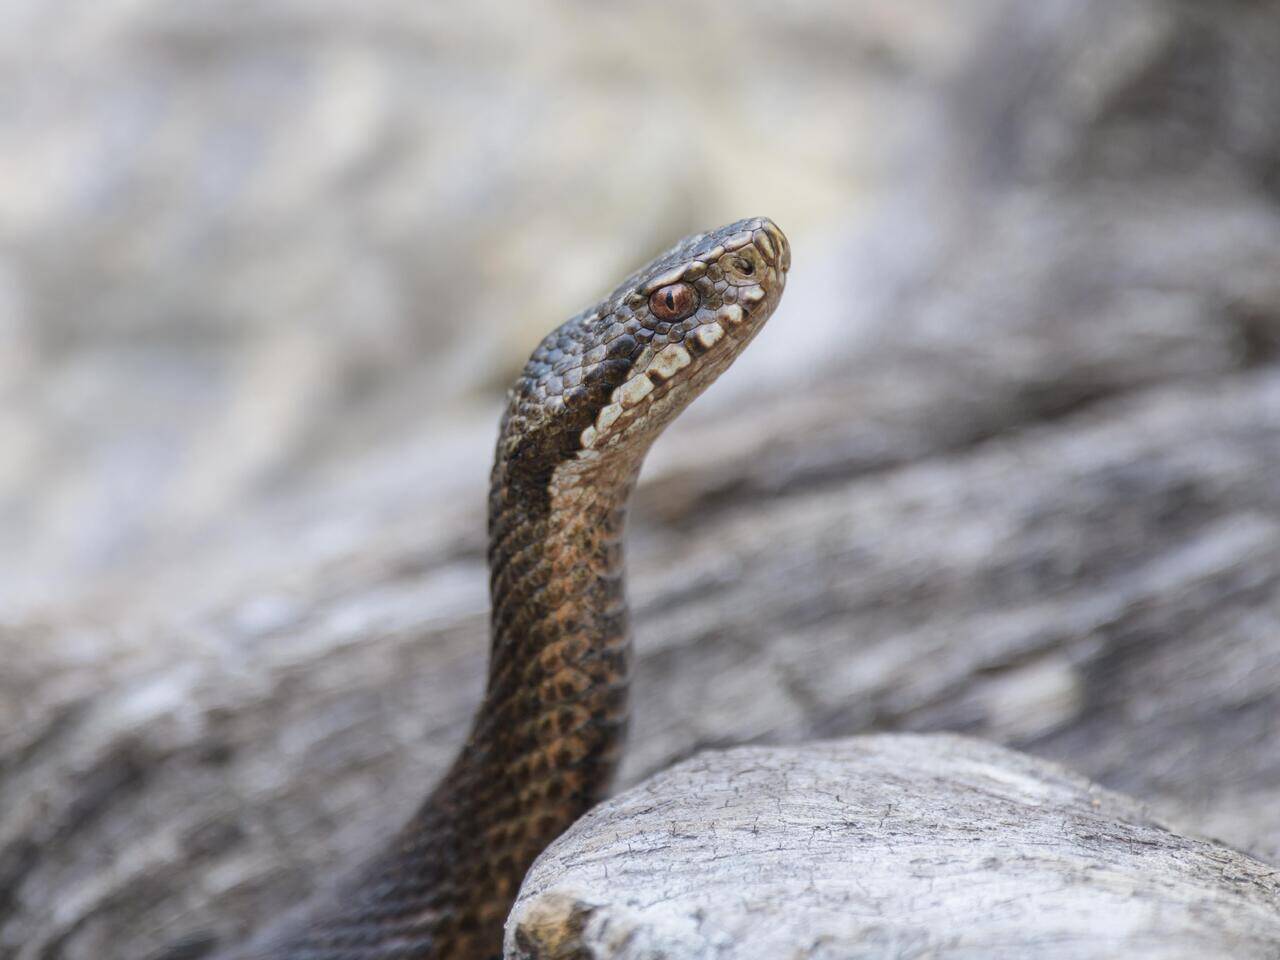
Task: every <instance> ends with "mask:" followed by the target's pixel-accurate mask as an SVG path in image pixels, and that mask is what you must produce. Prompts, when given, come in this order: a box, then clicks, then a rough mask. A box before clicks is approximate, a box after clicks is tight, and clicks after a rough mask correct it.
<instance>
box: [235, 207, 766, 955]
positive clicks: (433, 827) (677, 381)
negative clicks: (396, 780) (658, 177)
mask: <svg viewBox="0 0 1280 960" xmlns="http://www.w3.org/2000/svg"><path fill="white" fill-rule="evenodd" d="M790 263H791V254H790V249H789V247H788V244H787V241H786V238H785V237H784V236H783V234H782V232H781V231H780V230H779V229H778V228H777V227H776V226H774V225H773V223H771V222H770V221H769V220H767V219H763V218H760V219H753V220H741V221H739V222H737V223H733V224H730V225H729V226H726V227H722V228H721V229H719V230H714V231H712V232H710V233H703V234H696V235H694V236H691V237H688V238H686V239H685V240H683V241H681V242H680V243H679V244H677V245H676V246H675V247H673V248H672V249H671V250H669V251H668V252H667V253H665V254H663V255H662V256H660V257H658V258H657V259H656V260H654V261H653V262H652V263H650V264H649V265H648V266H646V267H644V268H643V269H641V270H639V271H637V272H636V273H634V274H633V275H632V276H630V277H629V278H627V280H625V281H624V282H623V283H622V285H621V286H619V287H618V288H617V290H615V291H614V292H613V293H612V294H611V295H610V296H609V297H607V298H606V299H605V300H603V301H601V302H600V303H599V304H598V305H597V306H595V307H592V308H591V309H589V310H585V311H583V312H582V313H580V314H578V315H577V316H575V317H573V318H572V319H570V320H568V321H567V322H565V323H564V324H563V325H562V326H560V327H559V328H558V329H556V330H555V331H553V332H552V333H551V334H550V335H548V336H547V337H546V339H544V340H543V341H542V343H541V344H539V346H538V348H537V349H536V350H535V351H534V352H533V355H532V356H531V357H530V358H529V362H528V364H527V365H526V366H525V368H524V371H523V373H522V374H521V376H520V379H519V380H517V381H516V383H515V386H514V387H513V388H512V389H511V391H510V393H509V395H508V404H507V409H506V413H505V414H504V415H503V418H502V426H501V430H500V434H499V438H498V447H497V452H496V455H495V460H494V467H493V474H492V480H491V486H490V491H489V569H490V595H491V600H492V615H491V633H492V649H491V653H490V664H489V679H488V687H487V690H486V693H485V697H484V702H483V703H482V705H481V706H480V709H479V711H478V713H477V715H476V718H475V721H474V724H473V726H472V730H471V734H470V736H469V737H468V739H467V741H466V744H465V745H464V746H463V748H462V750H461V752H460V753H459V754H458V757H457V759H456V760H455V761H454V763H453V766H452V767H451V768H450V770H449V772H448V773H447V774H446V775H445V777H444V779H443V780H442V781H441V782H440V783H439V784H438V785H437V786H436V788H435V790H434V791H432V793H431V794H430V796H429V797H428V798H427V800H426V801H425V802H424V803H423V805H422V807H421V808H420V809H419V810H418V812H417V813H416V814H415V815H414V816H413V818H412V819H411V820H410V821H409V822H408V823H407V824H406V825H405V826H404V827H403V828H402V829H401V830H400V831H399V833H398V834H396V835H395V837H394V838H393V839H392V840H391V841H390V842H389V843H387V844H386V845H385V846H384V847H383V848H382V849H381V850H380V852H378V853H377V854H375V855H374V856H373V857H372V858H371V859H370V860H369V861H368V862H367V863H366V864H365V865H364V866H363V867H362V868H360V869H359V870H357V871H356V872H355V873H353V874H351V875H350V876H348V877H347V878H346V879H345V880H343V881H342V882H341V883H339V884H338V885H337V886H336V887H334V888H333V889H332V890H331V891H330V892H329V893H328V894H327V895H326V896H324V897H323V898H321V899H320V900H318V901H317V902H316V903H315V904H314V905H312V906H310V907H309V908H307V909H305V910H304V911H303V912H301V913H299V914H298V915H297V916H296V917H294V918H292V919H290V920H288V921H287V922H286V923H285V925H284V926H283V927H282V928H280V929H278V930H276V931H269V932H268V933H267V935H266V936H265V937H263V938H261V939H259V940H258V941H256V942H255V943H251V944H250V945H248V946H246V947H245V948H243V949H242V950H241V951H240V952H238V953H235V954H233V956H235V957H244V958H261V960H392V958H395V960H410V958H414V960H418V958H422V960H427V958H430V960H446V958H448V960H489V958H494V957H497V956H499V955H500V954H501V948H502V924H503V920H504V919H505V917H506V915H507V913H508V911H509V910H510V908H511V904H512V901H513V900H514V898H515V894H516V890H517V888H518V886H519V884H520V881H521V879H522V878H523V877H524V874H525V872H526V871H527V870H528V868H529V866H530V865H531V864H532V863H533V860H534V858H535V857H536V856H537V855H538V854H539V853H540V852H541V851H542V850H543V848H544V847H546V845H547V844H548V843H550V842H551V841H552V840H554V839H555V838H556V837H557V836H559V834H560V833H561V832H563V831H564V830H565V829H566V828H567V827H568V826H569V825H570V824H572V823H573V822H574V821H575V820H576V819H577V818H578V817H579V816H581V815H582V814H583V813H584V812H586V810H588V809H589V808H590V807H591V806H592V805H594V804H595V803H596V802H597V801H598V800H600V799H601V798H602V796H603V795H604V793H605V791H606V790H607V789H608V787H609V784H610V782H611V780H612V777H613V773H614V770H615V768H616V766H617V763H618V759H619V755H620V753H621V748H622V739H623V733H624V728H625V726H626V721H627V685H628V676H629V661H630V636H629V629H628V623H627V603H626V597H625V592H624V584H623V560H622V533H623V521H624V516H625V511H626V503H627V497H628V495H629V494H630V492H631V487H632V485H633V483H634V480H635V477H636V475H637V473H638V472H639V469H640V464H641V461H642V460H643V459H644V456H645V453H646V452H647V451H648V449H649V446H650V444H651V443H652V442H653V440H654V438H655V437H656V436H657V435H658V434H659V433H660V432H661V431H662V429H663V428H664V427H665V426H666V425H667V424H668V423H670V422H671V421H672V420H673V419H674V418H675V416H676V415H677V414H678V413H679V412H680V411H681V410H683V409H684V407H685V406H687V405H688V404H689V402H690V401H691V400H693V399H694V397H696V396H697V395H698V394H699V393H701V392H702V390H703V389H704V388H705V387H706V386H707V385H708V384H710V383H711V381H712V380H714V379H715V377H716V376H717V375H719V373H720V372H721V371H722V370H724V369H725V367H727V366H728V365H729V364H730V363H731V362H732V361H733V359H734V358H735V357H736V356H737V355H738V354H739V352H741V350H742V349H743V348H744V347H745V346H746V344H747V343H748V342H749V341H750V340H751V338H752V337H754V336H755V334H756V333H757V332H758V331H759V330H760V328H761V327H762V326H763V324H764V322H765V320H767V319H768V317H769V315H770V314H771V313H772V312H773V309H774V307H775V306H776V305H777V303H778V298H779V297H780V296H781V295H782V290H783V286H784V284H785V279H786V271H787V269H788V268H789V267H790Z"/></svg>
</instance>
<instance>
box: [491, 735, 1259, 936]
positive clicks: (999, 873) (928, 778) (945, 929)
mask: <svg viewBox="0 0 1280 960" xmlns="http://www.w3.org/2000/svg"><path fill="white" fill-rule="evenodd" d="M1278 902H1280V872H1277V871H1276V870H1274V869H1272V868H1270V867H1267V866H1264V865H1263V864H1261V863H1259V862H1258V861H1256V860H1253V859H1251V858H1249V857H1246V856H1244V855H1242V854H1240V853H1238V852H1236V851H1234V850H1231V849H1229V848H1227V847H1223V846H1221V845H1218V844H1214V843H1208V842H1205V841H1203V840H1196V839H1191V838H1188V837H1184V836H1180V835H1178V834H1177V833H1174V832H1172V831H1170V830H1169V829H1168V828H1167V827H1166V826H1164V825H1163V824H1161V823H1160V822H1158V821H1157V820H1155V819H1153V818H1152V817H1151V815H1150V814H1149V812H1148V811H1147V810H1146V808H1145V807H1144V806H1143V805H1142V804H1141V803H1138V802H1137V801H1135V800H1132V799H1130V798H1128V797H1124V796H1120V795H1118V794H1115V793H1111V792H1110V791H1107V790H1104V789H1102V788H1101V787H1099V786H1097V785H1096V784H1093V783H1090V782H1089V781H1088V780H1085V779H1084V778H1082V777H1079V776H1076V775H1074V774H1071V773H1069V772H1068V771H1066V770H1064V769H1063V768H1061V767H1059V766H1057V765H1056V764H1052V763H1047V762H1045V761H1042V760H1035V759H1032V758H1030V757H1027V756H1024V755H1022V754H1018V753H1015V752H1012V751H1009V750H1004V749H1001V748H999V747H994V746H991V745H990V744H987V743H983V742H981V741H977V740H971V739H967V738H962V737H956V736H946V735H932V736H921V735H908V734H897V735H879V736H870V737H854V738H851V739H848V740H839V741H831V742H826V743H819V744H811V745H807V746H800V747H743V748H737V749H733V750H729V751H726V752H722V753H721V752H710V753H705V754H699V755H698V756H697V757H694V758H693V759H691V760H686V761H685V762H683V763H681V764H679V765H678V766H676V767H674V768H672V769H670V770H667V771H664V772H663V773H659V774H657V775H655V776H654V777H652V778H651V779H649V780H646V781H645V782H644V783H641V784H639V785H638V786H636V787H633V788H632V789H630V790H628V791H627V792H625V793H623V794H622V795H621V796H618V797H615V798H614V799H612V800H610V801H608V802H606V803H604V804H602V805H601V806H599V807H597V808H596V809H595V810H593V811H592V812H590V813H589V814H587V815H586V816H585V817H583V818H582V819H581V820H580V821H578V823H577V824H576V825H575V826H574V827H573V828H571V829H570V830H569V832H568V833H566V834H565V835H564V836H562V837H561V838H560V839H559V840H558V841H556V842H555V843H554V844H552V846H551V847H550V848H548V850H547V851H546V852H545V853H544V854H543V855H542V857H540V858H539V860H538V862H537V863H536V864H534V866H533V868H532V869H531V870H530V872H529V875H528V876H527V877H526V879H525V882H524V885H523V887H522V888H521V892H520V897H519V899H518V900H517V901H516V905H515V908H514V909H513V910H512V913H511V917H510V918H509V919H508V921H507V935H506V951H505V955H506V957H507V960H566V958H571V957H572V958H577V960H587V958H590V960H704V958H706V960H711V958H715V960H777V958H779V957H796V958H798V957H805V958H816V960H827V958H829V960H837V958H839V960H876V958H889V957H894V958H906V957H911V958H924V957H928V958H931V960H961V958H963V960H977V958H984V960H1032V958H1034V960H1110V958H1113V957H1127V958H1135V960H1138V958H1140V960H1266V958H1271V957H1275V956H1276V955H1277V953H1280V909H1277V906H1276V905H1277V903H1278Z"/></svg>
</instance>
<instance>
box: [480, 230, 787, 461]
mask: <svg viewBox="0 0 1280 960" xmlns="http://www.w3.org/2000/svg"><path fill="white" fill-rule="evenodd" d="M790 266H791V250H790V246H789V244H788V243H787V240H786V237H785V236H784V235H783V233H782V231H781V230H779V229H778V228H777V227H776V226H775V225H774V224H773V223H772V221H770V220H768V219H766V218H763V217H760V218H755V219H750V220H740V221H738V222H737V223H732V224H729V225H728V226H725V227H722V228H720V229H719V230H714V231H711V232H709V233H700V234H695V235H694V236H691V237H687V238H685V239H684V240H682V241H681V242H680V243H678V244H676V246H674V247H673V248H671V250H669V251H667V252H666V253H665V254H663V255H662V256H660V257H658V258H657V259H656V260H654V261H653V262H652V263H650V264H648V265H647V266H645V267H644V268H642V269H640V270H638V271H636V273H634V274H632V275H631V276H630V277H628V278H627V279H626V280H625V281H624V282H623V283H622V284H621V285H620V286H619V287H618V288H617V289H616V290H615V291H614V292H613V293H612V294H610V295H609V296H608V297H607V298H606V299H605V300H603V301H601V302H600V303H599V304H598V305H596V306H595V307H593V308H591V309H590V310H585V311H583V312H582V313H580V314H578V315H577V316H575V317H573V318H572V319H570V320H569V321H567V322H566V323H565V324H563V325H562V326H561V327H559V328H558V329H557V330H555V331H553V332H552V333H551V334H550V335H549V336H547V337H546V339H544V340H543V341H542V343H541V344H540V345H539V346H538V348H537V349H536V350H535V351H534V353H533V355H532V356H531V357H530V359H529V363H528V364H527V365H526V367H525V369H524V373H523V374H522V376H521V378H520V380H519V381H518V382H517V384H516V386H515V388H514V389H513V391H512V394H511V402H510V406H509V408H508V411H507V418H506V420H505V421H504V429H503V437H504V438H508V437H510V436H511V435H512V434H513V433H515V432H517V431H515V430H512V429H511V428H512V427H518V428H519V430H518V432H520V433H523V434H525V435H526V436H529V437H536V438H537V439H536V440H533V441H531V442H530V443H529V444H526V445H522V446H523V447H525V449H518V448H517V447H516V446H512V447H511V448H510V449H508V450H506V451H505V453H506V456H505V457H504V456H503V454H504V450H503V442H502V441H500V442H499V460H500V461H501V460H504V459H505V460H507V466H508V467H515V466H516V463H513V462H512V461H513V460H515V461H519V460H523V459H530V461H531V465H532V460H533V459H541V458H530V457H529V454H530V453H532V452H533V451H535V450H543V451H545V450H549V449H554V450H555V451H556V452H557V456H558V458H559V459H560V461H561V462H564V461H567V460H569V459H570V458H574V459H576V460H577V461H579V462H580V463H582V465H583V466H587V465H589V464H590V463H592V462H595V461H599V460H601V459H604V458H610V457H612V456H614V455H621V456H625V457H627V458H629V459H630V458H632V457H634V458H636V462H637V463H638V462H639V457H642V456H643V453H644V451H645V450H646V449H647V447H648V445H649V443H651V442H652V440H653V438H654V437H656V436H657V435H658V433H660V432H661V431H662V429H663V428H664V427H665V426H666V425H667V424H668V423H670V422H671V420H672V419H674V418H675V416H676V415H677V414H678V413H679V412H680V411H681V410H683V409H684V407H685V406H687V405H688V404H689V403H690V401H692V400H693V399H694V397H696V396H697V395H698V394H700V393H701V392H702V390H703V389H705V388H706V387H707V386H708V385H709V384H710V383H711V381H713V380H714V379H715V378H716V377H717V376H718V375H719V374H720V372H721V371H723V370H724V369H725V368H726V367H728V366H729V364H730V363H732V362H733V360H734V358H736V357H737V355H738V354H739V353H740V352H741V351H742V350H743V348H744V347H745V346H746V345H747V344H748V343H749V342H750V341H751V339H752V338H753V337H754V336H755V335H756V334H757V333H758V332H759V331H760V329H761V327H763V326H764V322H765V321H766V320H767V319H768V317H769V315H770V314H771V313H772V312H773V310H774V307H776V306H777V304H778V299H779V298H780V297H781V295H782V290H783V287H784V285H785V283H786V274H787V270H788V269H789V268H790ZM513 420H515V421H519V423H513V422H512V421H513ZM542 466H544V467H545V466H549V464H545V463H543V464H542Z"/></svg>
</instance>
